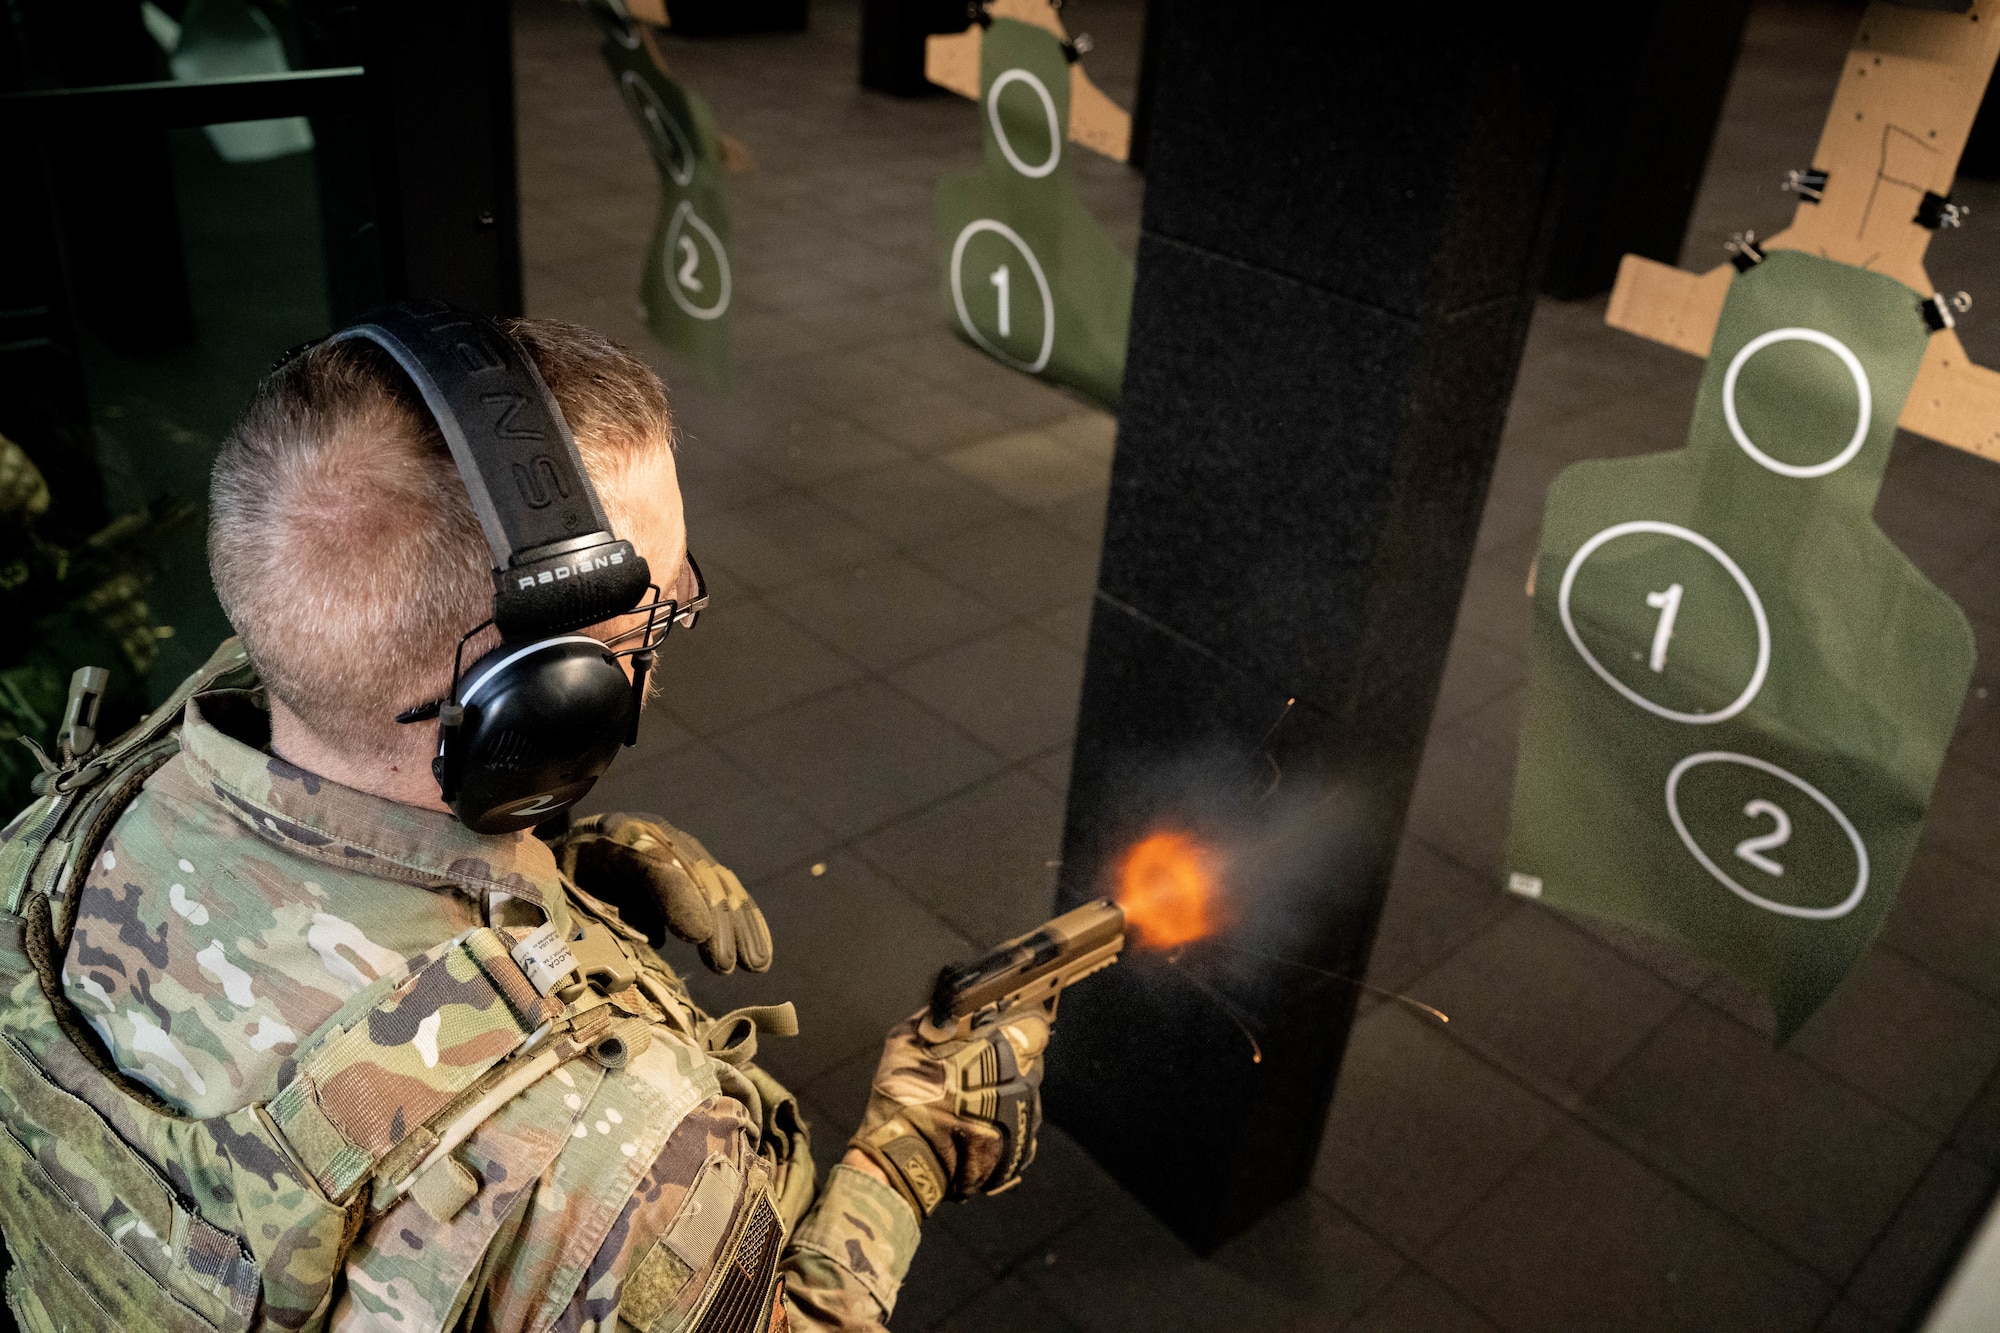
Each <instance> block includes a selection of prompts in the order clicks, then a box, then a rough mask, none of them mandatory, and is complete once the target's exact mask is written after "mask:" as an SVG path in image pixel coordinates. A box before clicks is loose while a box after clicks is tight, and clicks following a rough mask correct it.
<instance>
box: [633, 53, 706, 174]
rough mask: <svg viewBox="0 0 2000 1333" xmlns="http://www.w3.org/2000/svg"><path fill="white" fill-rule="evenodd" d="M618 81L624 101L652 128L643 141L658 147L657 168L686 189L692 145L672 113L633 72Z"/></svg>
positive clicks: (648, 84)
mask: <svg viewBox="0 0 2000 1333" xmlns="http://www.w3.org/2000/svg"><path fill="white" fill-rule="evenodd" d="M618 81H619V83H620V84H621V85H622V86H623V87H624V89H625V96H626V98H627V99H628V100H630V102H631V103H632V106H633V108H634V109H635V110H636V111H638V113H639V118H640V119H641V120H643V121H645V122H646V124H647V125H648V126H650V127H651V128H652V131H653V132H652V133H651V134H649V135H647V136H646V137H647V138H649V139H651V140H652V141H653V142H654V143H655V144H657V145H659V149H658V157H659V159H660V165H661V166H663V167H665V168H666V169H667V175H669V176H671V177H673V180H674V184H676V185H686V184H687V183H688V182H689V181H691V180H693V179H694V143H693V141H692V140H690V139H689V138H688V135H687V131H686V130H684V129H682V128H681V123H680V121H679V120H678V119H676V118H675V116H674V113H673V112H671V111H669V110H667V104H666V103H665V102H662V101H661V100H660V95H659V94H658V93H656V92H654V91H653V85H652V84H650V83H647V82H646V80H645V79H643V78H641V77H640V76H639V74H638V73H637V72H636V71H634V70H629V69H628V70H626V71H625V72H624V73H623V74H621V75H619V77H618ZM669 150H672V151H669Z"/></svg>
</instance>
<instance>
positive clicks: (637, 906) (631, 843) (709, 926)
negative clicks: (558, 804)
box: [554, 814, 771, 972]
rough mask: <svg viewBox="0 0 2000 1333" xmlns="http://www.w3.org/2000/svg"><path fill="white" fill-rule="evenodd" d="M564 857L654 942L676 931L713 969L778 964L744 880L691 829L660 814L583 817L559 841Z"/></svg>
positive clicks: (569, 870) (588, 888)
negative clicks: (679, 826) (773, 961)
mask: <svg viewBox="0 0 2000 1333" xmlns="http://www.w3.org/2000/svg"><path fill="white" fill-rule="evenodd" d="M554 847H555V853H556V862H557V864H559V865H560V866H561V867H562V871H563V873H564V874H565V875H568V876H569V877H570V878H571V879H573V880H575V881H576V883H577V884H578V885H579V886H580V887H582V888H583V890H584V891H585V892H587V893H590V894H592V895H594V896H595V897H598V898H602V899H603V900H604V901H606V902H608V903H610V904H611V905H612V906H614V907H616V908H617V909H618V912H619V915H621V916H623V917H624V918H625V920H626V921H628V922H630V923H631V924H632V925H634V926H636V927H637V928H638V929H640V930H643V931H644V932H646V938H647V939H648V940H650V941H652V943H653V945H654V947H656V948H657V947H658V946H660V945H661V944H664V943H665V942H666V937H667V932H669V931H671V932H673V933H674V934H675V935H678V936H680V938H682V939H684V940H686V941H687V942H688V943H689V944H692V945H694V946H695V947H696V948H698V949H700V950H701V961H702V962H704V963H706V964H708V967H709V970H710V971H713V972H733V971H735V969H736V965H737V964H738V963H741V964H743V966H744V967H746V968H748V969H749V970H750V971H752V972H762V971H765V970H766V969H768V968H769V967H770V966H771V930H770V927H769V926H766V925H765V924H764V914H763V913H762V912H761V911H759V910H758V909H757V904H756V902H755V901H754V900H752V898H751V897H750V895H749V894H748V893H747V892H745V891H744V888H743V881H741V880H739V879H737V878H736V872H735V871H733V870H731V869H730V868H729V867H728V866H725V865H721V864H718V863H717V862H716V860H715V858H714V857H712V856H710V855H709V854H708V849H707V848H706V847H703V846H702V845H701V844H700V843H699V842H697V841H696V840H695V839H694V838H693V837H692V836H690V835H689V834H686V833H683V832H681V831H680V830H679V829H677V828H675V827H674V826H673V825H672V824H669V823H667V821H666V820H664V819H661V818H659V817H658V816H655V815H627V814H606V815H591V816H589V817H588V818H585V819H579V820H578V821H577V822H576V823H575V824H574V825H572V826H571V828H570V830H569V832H567V833H565V834H563V835H562V836H561V837H560V838H558V839H556V841H555V843H554Z"/></svg>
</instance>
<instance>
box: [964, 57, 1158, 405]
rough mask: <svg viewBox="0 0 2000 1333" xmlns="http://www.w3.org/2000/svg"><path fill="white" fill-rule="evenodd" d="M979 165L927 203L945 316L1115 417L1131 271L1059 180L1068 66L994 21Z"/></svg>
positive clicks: (1065, 151) (992, 352)
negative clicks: (932, 210)
mask: <svg viewBox="0 0 2000 1333" xmlns="http://www.w3.org/2000/svg"><path fill="white" fill-rule="evenodd" d="M979 81H980V90H981V95H980V102H979V105H980V123H981V125H982V127H983V133H984V136H985V157H984V161H983V162H982V164H981V165H980V166H979V167H978V168H976V169H974V170H971V171H966V172H961V173H958V174H955V175H951V176H948V177H946V178H945V179H944V180H943V181H942V182H941V183H940V184H939V185H938V191H937V200H936V214H937V227H938V242H939V245H940V247H941V250H942V259H943V270H944V299H945V313H946V316H947V317H948V318H949V319H950V320H951V325H952V328H953V329H954V330H955V331H956V332H957V333H958V335H959V336H960V337H962V338H964V339H965V340H966V341H967V342H969V343H971V344H972V345H973V346H975V347H977V348H979V349H980V350H981V351H983V352H985V353H986V354H987V355H988V356H991V357H992V358H993V359H994V360H996V361H999V362H1000V363H1001V364H1002V365H1006V366H1011V367H1012V368H1013V369H1015V370H1018V371H1021V372H1022V373H1023V374H1027V375H1035V376H1039V377H1041V378H1043V379H1047V380H1051V381H1053V382H1055V383H1057V384H1063V385H1067V386H1069V387H1070V388H1072V389H1075V390H1077V391H1078V392H1080V393H1082V394H1084V395H1085V396H1087V397H1089V398H1092V399H1094V400H1096V401H1097V402H1100V403H1102V404H1104V405H1105V406H1107V407H1111V408H1116V407H1117V405H1118V390H1119V383H1120V381H1121V380H1122V379H1123V378H1124V374H1125V339H1126V332H1127V327H1128V324H1129V322H1130V319H1131V313H1132V264H1131V261H1130V260H1128V259H1126V258H1125V256H1124V255H1122V254H1120V253H1119V251H1118V249H1117V247H1116V246H1114V245H1113V244H1112V243H1111V240H1110V238H1109V237H1108V236H1106V235H1105V233H1104V229H1103V228H1102V227H1100V226H1099V225H1098V224H1097V221H1096V219H1094V218H1092V217H1091V216H1090V214H1089V212H1088V211H1087V210H1086V209H1085V208H1084V206H1083V203H1082V201H1081V200H1080V199H1078V198H1077V194H1076V186H1075V184H1074V182H1072V181H1071V179H1070V174H1069V170H1070V166H1069V155H1070V152H1071V150H1072V148H1073V145H1071V144H1070V143H1069V142H1068V136H1069V62H1068V60H1067V58H1066V57H1065V56H1064V54H1063V49H1062V43H1061V42H1059V41H1057V40H1056V38H1055V37H1054V36H1053V35H1052V34H1050V33H1047V32H1044V31H1043V30H1042V29H1040V28H1037V27H1034V26H1033V25H1031V24H1026V23H1019V22H1016V21H1014V20H1012V19H995V20H994V21H993V23H992V26H991V27H989V28H988V29H987V30H986V34H985V37H984V40H983V41H982V42H981V46H980V71H979Z"/></svg>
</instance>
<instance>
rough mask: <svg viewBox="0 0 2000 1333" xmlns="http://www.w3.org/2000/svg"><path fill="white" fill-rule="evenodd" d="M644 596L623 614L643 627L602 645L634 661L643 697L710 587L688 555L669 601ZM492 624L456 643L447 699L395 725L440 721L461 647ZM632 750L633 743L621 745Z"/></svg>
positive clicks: (651, 587)
mask: <svg viewBox="0 0 2000 1333" xmlns="http://www.w3.org/2000/svg"><path fill="white" fill-rule="evenodd" d="M647 591H648V592H650V593H652V600H650V601H645V602H641V603H639V605H637V606H635V607H633V608H632V609H631V610H630V611H627V612H626V613H625V614H626V615H628V616H644V617H646V623H645V624H643V625H634V626H633V627H632V628H631V629H628V630H625V631H624V632H622V633H619V634H614V635H612V636H611V637H610V638H608V639H606V640H604V646H605V647H606V648H609V649H610V650H611V655H612V656H613V657H629V658H631V659H632V686H633V689H634V690H636V691H638V692H639V693H640V694H641V695H643V693H644V691H645V688H646V673H647V672H648V671H650V670H651V669H652V666H653V655H654V654H655V653H657V652H658V651H659V648H660V645H661V644H663V643H665V642H666V641H667V635H668V634H670V633H672V632H673V628H674V626H676V625H679V626H680V627H681V628H682V629H693V628H694V623H695V621H696V620H697V619H699V618H700V616H701V613H702V612H703V611H705V610H707V609H708V581H707V580H706V579H704V578H702V576H701V566H700V565H697V564H696V563H695V562H694V553H693V552H692V551H690V552H688V554H687V557H686V559H684V560H683V561H682V562H681V570H680V573H679V574H678V575H677V576H676V577H675V579H674V587H673V595H672V596H668V595H667V594H666V593H663V592H661V591H660V587H659V585H658V584H656V583H655V584H648V585H647ZM492 624H493V622H492V621H490V620H488V621H485V622H483V623H481V624H478V625H475V626H474V627H473V628H472V629H470V630H468V631H466V635H465V637H464V638H462V639H460V640H459V641H458V652H457V653H456V654H454V656H453V658H452V665H451V693H450V694H448V695H446V696H445V697H444V698H443V699H433V700H431V701H430V702H429V703H422V704H418V705H417V706H416V707H414V708H406V709H404V710H403V711H402V712H400V713H398V714H396V720H397V721H398V722H424V721H428V720H429V719H431V718H434V717H436V716H438V712H439V710H440V709H441V708H442V707H443V706H444V705H445V704H446V703H447V702H449V701H450V700H452V699H455V698H457V697H458V682H459V678H460V676H461V675H462V674H463V669H464V664H465V645H466V644H468V643H470V642H472V640H473V639H474V637H476V636H477V635H479V634H480V633H481V632H483V631H484V630H486V629H487V628H489V627H490V626H491V625H492ZM632 726H633V736H634V737H636V736H637V734H638V730H637V729H638V713H637V711H636V710H635V711H634V713H633V723H632ZM625 743H626V744H627V745H630V744H632V743H633V742H632V740H630V739H628V740H627V741H626V742H625Z"/></svg>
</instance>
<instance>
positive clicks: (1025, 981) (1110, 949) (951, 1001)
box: [919, 898, 1125, 1041]
mask: <svg viewBox="0 0 2000 1333" xmlns="http://www.w3.org/2000/svg"><path fill="white" fill-rule="evenodd" d="M1124 948H1125V912H1124V910H1123V909H1122V908H1120V907H1119V906H1118V905H1117V904H1116V903H1114V902H1111V901H1110V900H1109V899H1105V898H1100V899H1098V900H1097V901H1096V902H1094V903H1085V904H1084V905H1083V906H1082V907H1079V908H1076V909H1075V910H1074V911H1069V912H1064V913H1063V914H1062V915H1061V916H1059V917H1057V918H1056V919H1055V920H1053V921H1050V922H1047V923H1045V924H1043V925H1041V926H1038V927H1036V928H1035V929H1034V930H1031V931H1029V932H1028V933H1027V934H1025V935H1023V936H1021V937H1020V938H1018V939H1012V940H1008V941H1007V942H1006V943H1005V944H1001V945H998V946H996V947H995V948H994V949H993V950H992V952H990V953H988V954H987V955H986V956H985V957H983V958H980V959H978V960H976V961H974V962H970V963H964V964H959V965H955V966H949V967H946V968H945V969H944V970H943V971H941V972H939V973H938V979H937V985H936V987H934V988H933V989H932V991H931V1004H930V1009H929V1010H928V1011H927V1012H926V1013H925V1014H924V1019H923V1022H922V1024H921V1025H920V1027H919V1030H920V1031H921V1032H922V1034H923V1036H924V1039H925V1040H926V1041H949V1040H952V1039H954V1038H958V1037H964V1036H966V1035H968V1034H970V1033H971V1031H972V1029H973V1027H974V1026H976V1025H977V1024H978V1022H979V1021H980V1020H981V1019H982V1018H983V1017H984V1016H985V1015H987V1014H993V1013H1000V1012H1003V1011H1005V1010H1009V1009H1012V1008H1015V1007H1016V1006H1018V1005H1023V1004H1038V1005H1040V1006H1041V1007H1042V1010H1043V1012H1044V1013H1045V1014H1046V1015H1047V1017H1048V1019H1049V1021H1050V1022H1052V1023H1053V1022H1054V1021H1055V1017H1056V1001H1057V1000H1059V999H1061V998H1062V993H1063V991H1064V989H1066V988H1067V987H1070V986H1073V985H1075V984H1076V983H1077V982H1079V981H1082V980H1083V979H1084V978H1085V977H1087V976H1089V975H1091V974H1092V973H1093V972H1101V971H1103V970H1104V969H1105V968H1107V967H1109V966H1111V965H1112V964H1113V963H1115V962H1117V961H1118V955H1119V953H1120V951H1122V950H1123V949H1124Z"/></svg>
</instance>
